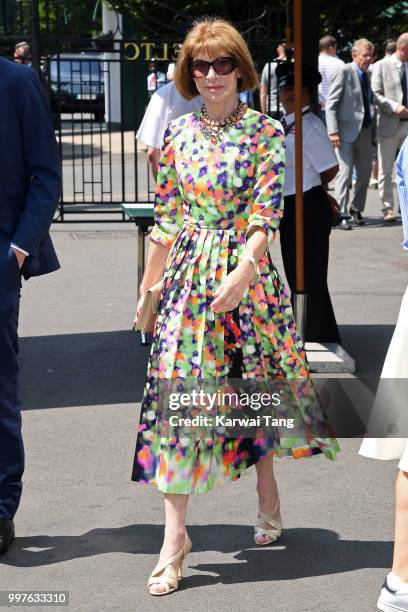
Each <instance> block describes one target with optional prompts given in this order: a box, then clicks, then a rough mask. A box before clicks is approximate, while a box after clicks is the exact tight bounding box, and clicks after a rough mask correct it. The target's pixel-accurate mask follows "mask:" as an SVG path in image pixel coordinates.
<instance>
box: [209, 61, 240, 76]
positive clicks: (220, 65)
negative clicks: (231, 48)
mask: <svg viewBox="0 0 408 612" xmlns="http://www.w3.org/2000/svg"><path fill="white" fill-rule="evenodd" d="M213 66H214V70H215V72H217V73H218V74H230V72H232V71H233V70H234V68H235V63H234V60H233V59H232V57H220V58H218V59H216V60H215V62H214V64H213Z"/></svg>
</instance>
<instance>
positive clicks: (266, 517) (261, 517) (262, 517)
mask: <svg viewBox="0 0 408 612" xmlns="http://www.w3.org/2000/svg"><path fill="white" fill-rule="evenodd" d="M278 507H279V497H278V500H277V502H276V506H275V509H274V510H273V511H272V512H269V513H268V514H265V513H264V512H261V510H259V511H258V522H257V524H256V526H255V534H254V541H255V544H257V545H258V546H266V545H267V544H272V542H276V540H277V539H278V538H279V536H280V535H281V533H282V523H280V522H279V521H277V520H276V519H275V518H274V517H275V516H276V512H277V510H278ZM263 523H268V525H270V526H271V528H270V529H265V528H264V527H261V525H262V524H263ZM262 535H264V536H268V538H270V540H268V542H258V541H257V537H259V536H262Z"/></svg>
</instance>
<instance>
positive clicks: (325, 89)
mask: <svg viewBox="0 0 408 612" xmlns="http://www.w3.org/2000/svg"><path fill="white" fill-rule="evenodd" d="M343 65H344V62H343V60H341V59H340V58H339V57H337V56H335V55H329V53H324V52H322V53H320V55H319V68H318V70H319V72H320V74H321V75H322V82H321V83H320V84H319V102H320V106H321V108H322V110H324V109H325V107H326V100H327V94H328V93H329V89H330V83H331V82H332V79H333V77H334V75H335V74H337V72H338V71H339V70H340V69H341V67H342V66H343Z"/></svg>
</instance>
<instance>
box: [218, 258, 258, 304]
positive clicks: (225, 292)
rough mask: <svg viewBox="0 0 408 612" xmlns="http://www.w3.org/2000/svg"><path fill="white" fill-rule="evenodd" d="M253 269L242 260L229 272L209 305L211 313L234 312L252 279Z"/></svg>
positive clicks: (247, 262) (249, 263)
mask: <svg viewBox="0 0 408 612" xmlns="http://www.w3.org/2000/svg"><path fill="white" fill-rule="evenodd" d="M254 274H255V272H254V268H253V266H252V264H251V262H250V261H247V260H244V261H242V262H241V263H240V264H238V266H237V267H236V268H235V270H233V271H232V272H230V273H229V274H228V275H227V276H226V278H225V279H224V281H223V282H222V283H221V285H220V286H219V287H218V289H217V291H215V292H214V293H213V297H214V298H215V299H214V300H213V301H212V303H211V310H212V312H229V311H230V310H234V308H236V307H237V306H238V304H239V303H240V301H241V300H242V296H243V295H244V292H245V290H246V289H247V288H248V285H249V283H250V281H251V280H252V279H253V277H254Z"/></svg>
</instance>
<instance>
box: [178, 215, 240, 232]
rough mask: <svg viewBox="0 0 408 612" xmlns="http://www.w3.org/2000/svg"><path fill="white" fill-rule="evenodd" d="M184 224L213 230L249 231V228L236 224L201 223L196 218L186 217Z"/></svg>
mask: <svg viewBox="0 0 408 612" xmlns="http://www.w3.org/2000/svg"><path fill="white" fill-rule="evenodd" d="M183 225H185V226H187V227H194V228H196V229H205V230H210V231H211V232H232V233H234V234H246V232H247V228H245V229H242V228H239V227H235V226H234V225H231V226H229V227H222V226H214V225H212V226H209V225H201V223H200V222H199V221H196V220H195V219H184V221H183Z"/></svg>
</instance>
